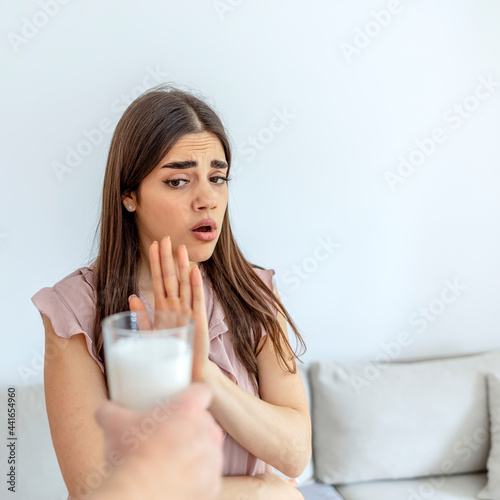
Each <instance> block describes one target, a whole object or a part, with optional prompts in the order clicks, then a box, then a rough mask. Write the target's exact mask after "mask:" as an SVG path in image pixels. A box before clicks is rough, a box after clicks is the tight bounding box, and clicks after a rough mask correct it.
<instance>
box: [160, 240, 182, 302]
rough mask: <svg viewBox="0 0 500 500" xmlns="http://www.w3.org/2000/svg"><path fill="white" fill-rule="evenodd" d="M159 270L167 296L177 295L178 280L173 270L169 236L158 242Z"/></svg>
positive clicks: (170, 297)
mask: <svg viewBox="0 0 500 500" xmlns="http://www.w3.org/2000/svg"><path fill="white" fill-rule="evenodd" d="M160 258H161V271H162V275H163V286H164V287H165V291H166V292H167V298H169V299H173V298H178V297H179V280H178V279H177V273H176V271H175V262H174V256H173V255H172V242H171V241H170V237H169V236H165V238H162V240H161V242H160Z"/></svg>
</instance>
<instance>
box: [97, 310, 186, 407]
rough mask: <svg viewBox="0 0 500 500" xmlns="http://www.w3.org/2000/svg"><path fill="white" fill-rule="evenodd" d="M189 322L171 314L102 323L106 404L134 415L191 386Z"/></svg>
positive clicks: (131, 315)
mask: <svg viewBox="0 0 500 500" xmlns="http://www.w3.org/2000/svg"><path fill="white" fill-rule="evenodd" d="M193 328H194V324H193V320H192V319H191V318H190V317H189V316H186V315H184V314H181V313H177V312H173V311H137V312H131V311H128V312H122V313H118V314H113V315H111V316H108V317H107V318H105V319H104V320H103V322H102V331H103V337H104V355H105V363H106V373H107V377H108V386H109V393H110V397H111V400H113V401H114V402H116V403H119V404H121V405H123V406H125V407H127V408H130V409H133V410H139V411H145V410H150V409H152V408H154V407H155V406H158V405H161V404H162V403H163V402H165V401H167V400H168V399H169V398H170V397H171V396H173V395H174V394H176V393H177V392H179V391H181V390H183V389H185V388H186V387H187V386H188V385H189V383H190V381H191V368H192V358H193Z"/></svg>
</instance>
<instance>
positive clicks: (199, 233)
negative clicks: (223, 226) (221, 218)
mask: <svg viewBox="0 0 500 500" xmlns="http://www.w3.org/2000/svg"><path fill="white" fill-rule="evenodd" d="M191 234H192V235H193V236H194V237H195V238H196V239H197V240H200V241H212V240H214V239H215V238H216V237H217V225H216V223H215V221H214V220H213V219H203V220H201V221H199V222H198V223H197V224H195V225H194V226H193V227H192V228H191Z"/></svg>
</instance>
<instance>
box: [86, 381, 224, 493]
mask: <svg viewBox="0 0 500 500" xmlns="http://www.w3.org/2000/svg"><path fill="white" fill-rule="evenodd" d="M210 400H211V393H210V391H209V389H208V388H207V387H206V386H205V385H202V384H192V385H191V386H190V387H189V388H188V389H186V390H185V391H184V392H183V393H181V394H180V395H179V396H178V397H176V398H174V399H173V400H172V402H171V403H169V404H168V405H166V406H165V408H163V407H162V408H161V412H159V413H158V412H156V410H154V411H153V412H152V413H150V414H141V413H137V412H132V411H129V410H127V409H125V408H123V407H121V406H118V405H116V404H114V403H112V402H110V401H106V402H105V403H103V404H102V405H101V406H100V407H99V409H98V411H97V414H96V418H97V421H98V423H99V425H100V426H101V427H102V428H103V429H104V433H105V437H106V448H107V454H106V455H107V456H108V457H109V456H110V452H111V451H112V452H113V453H115V454H116V453H117V454H119V455H120V456H122V457H124V459H123V463H121V464H120V465H118V467H117V468H116V469H115V470H114V471H113V473H112V475H111V477H110V478H109V479H108V480H107V482H106V483H105V484H104V485H103V487H102V488H101V489H100V490H99V491H98V492H96V493H95V496H94V497H92V500H107V499H108V498H109V499H115V498H119V499H120V500H122V499H123V500H129V499H134V500H135V499H139V498H141V499H142V498H144V499H146V498H147V499H148V500H165V499H167V498H172V499H174V498H175V499H176V500H199V499H200V498H204V499H207V500H208V499H213V498H216V496H217V494H218V492H219V489H220V482H221V474H222V466H223V454H222V440H223V437H222V432H221V430H220V427H219V426H218V425H217V424H216V423H215V421H214V419H213V418H212V416H211V415H210V414H209V413H208V411H207V408H208V405H209V403H210ZM155 412H156V413H155ZM146 422H147V425H146ZM152 422H154V423H155V425H156V427H155V425H153V423H152ZM143 424H144V425H143ZM132 436H134V437H135V438H133V437H132Z"/></svg>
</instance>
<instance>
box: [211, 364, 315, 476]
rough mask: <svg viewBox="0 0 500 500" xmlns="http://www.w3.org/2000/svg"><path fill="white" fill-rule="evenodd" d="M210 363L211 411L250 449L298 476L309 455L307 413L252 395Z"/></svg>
mask: <svg viewBox="0 0 500 500" xmlns="http://www.w3.org/2000/svg"><path fill="white" fill-rule="evenodd" d="M212 365H213V366H211V368H210V370H211V374H210V387H211V389H212V392H213V399H212V404H211V406H210V408H209V410H210V412H211V413H212V415H213V416H214V417H215V418H216V419H217V421H218V422H219V423H220V425H221V426H222V427H223V428H224V429H225V430H226V432H227V433H228V434H230V435H231V436H232V437H233V439H235V440H236V441H237V442H238V443H239V444H241V446H243V447H244V448H245V449H246V450H248V451H249V452H250V453H252V454H253V455H255V456H256V457H257V458H260V459H261V460H263V461H264V462H266V463H268V464H270V465H272V466H273V467H274V468H276V469H278V470H279V471H280V472H282V473H283V474H285V475H287V476H289V477H298V476H299V475H300V474H301V473H302V471H303V470H304V468H305V466H306V465H307V462H308V461H309V459H310V455H311V451H310V450H311V443H310V420H309V415H308V414H305V413H304V412H301V411H298V410H295V409H293V408H289V407H284V406H276V405H273V404H270V403H267V402H266V401H263V400H261V399H259V398H258V397H255V396H254V395H253V394H250V393H249V392H248V391H246V390H244V389H242V388H241V387H238V386H237V385H236V384H235V383H234V382H232V381H231V380H230V379H228V378H227V377H226V376H225V375H224V374H223V373H222V372H221V371H220V369H219V368H218V367H217V366H216V365H215V364H212Z"/></svg>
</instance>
